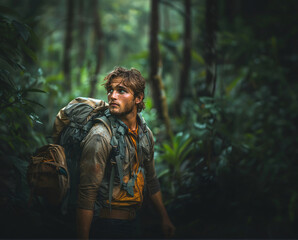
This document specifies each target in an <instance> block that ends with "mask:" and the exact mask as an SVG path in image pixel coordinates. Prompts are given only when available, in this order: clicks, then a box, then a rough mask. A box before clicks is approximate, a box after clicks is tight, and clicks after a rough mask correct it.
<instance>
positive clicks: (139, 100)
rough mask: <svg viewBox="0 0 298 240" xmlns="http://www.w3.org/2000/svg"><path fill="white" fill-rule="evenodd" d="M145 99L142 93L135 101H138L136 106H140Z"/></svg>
mask: <svg viewBox="0 0 298 240" xmlns="http://www.w3.org/2000/svg"><path fill="white" fill-rule="evenodd" d="M143 99H144V93H140V94H139V95H138V96H136V98H135V100H136V104H139V103H140V102H142V101H143Z"/></svg>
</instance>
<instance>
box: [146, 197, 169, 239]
mask: <svg viewBox="0 0 298 240" xmlns="http://www.w3.org/2000/svg"><path fill="white" fill-rule="evenodd" d="M150 198H151V200H152V202H153V204H154V206H155V207H156V209H157V211H158V212H159V214H160V216H161V224H162V230H163V233H164V235H165V237H166V238H170V237H173V236H174V233H175V227H174V225H173V224H172V222H171V220H170V218H169V216H168V213H167V210H166V208H165V206H164V204H163V201H162V196H161V191H158V192H156V193H154V194H152V195H150Z"/></svg>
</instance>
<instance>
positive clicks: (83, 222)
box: [77, 208, 93, 239]
mask: <svg viewBox="0 0 298 240" xmlns="http://www.w3.org/2000/svg"><path fill="white" fill-rule="evenodd" d="M92 218H93V210H87V209H80V208H77V237H78V239H89V232H90V226H91V222H92Z"/></svg>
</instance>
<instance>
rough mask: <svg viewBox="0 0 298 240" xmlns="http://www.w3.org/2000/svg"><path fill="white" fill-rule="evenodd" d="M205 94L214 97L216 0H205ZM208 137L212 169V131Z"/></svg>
mask: <svg viewBox="0 0 298 240" xmlns="http://www.w3.org/2000/svg"><path fill="white" fill-rule="evenodd" d="M205 21H206V38H205V41H206V42H205V44H206V54H205V62H206V90H207V91H206V93H207V95H209V96H210V97H214V93H215V87H216V51H215V49H216V46H215V44H216V29H217V0H206V15H205ZM209 134H210V136H209V138H208V139H207V142H206V148H207V150H206V156H205V158H206V161H207V165H208V166H209V167H212V166H213V165H212V163H213V162H214V154H213V145H214V144H213V142H214V140H213V137H214V136H213V135H214V133H213V129H211V131H210V133H209Z"/></svg>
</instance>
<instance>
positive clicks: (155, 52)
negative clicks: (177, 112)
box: [150, 0, 172, 136]
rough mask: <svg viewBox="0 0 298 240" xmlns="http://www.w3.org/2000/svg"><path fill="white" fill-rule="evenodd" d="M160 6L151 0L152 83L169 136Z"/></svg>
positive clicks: (156, 101)
mask: <svg viewBox="0 0 298 240" xmlns="http://www.w3.org/2000/svg"><path fill="white" fill-rule="evenodd" d="M158 12H159V7H158V0H151V21H150V85H151V92H152V98H153V104H154V106H155V108H156V110H157V113H158V117H159V118H160V119H161V120H163V121H164V123H165V126H166V131H167V134H168V136H171V135H172V130H171V124H170V119H169V114H168V105H167V99H166V95H165V89H164V85H163V83H162V78H161V72H162V61H161V57H160V52H159V47H158V40H157V36H158V30H159V13H158Z"/></svg>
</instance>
